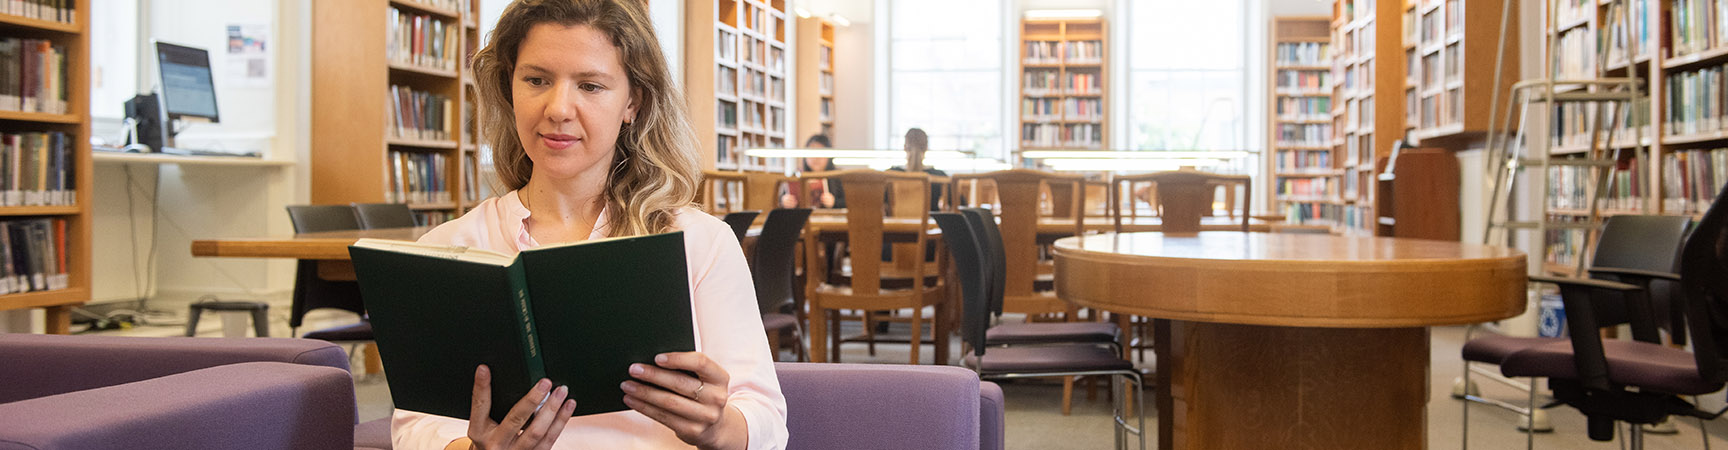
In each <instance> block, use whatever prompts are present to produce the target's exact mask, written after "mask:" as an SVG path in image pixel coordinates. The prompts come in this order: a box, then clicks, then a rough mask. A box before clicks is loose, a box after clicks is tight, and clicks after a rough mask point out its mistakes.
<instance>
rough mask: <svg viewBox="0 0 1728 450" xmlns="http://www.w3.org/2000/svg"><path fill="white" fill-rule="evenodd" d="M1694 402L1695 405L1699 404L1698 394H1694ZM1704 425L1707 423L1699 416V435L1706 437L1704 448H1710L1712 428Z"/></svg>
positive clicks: (1705, 449) (1708, 449)
mask: <svg viewBox="0 0 1728 450" xmlns="http://www.w3.org/2000/svg"><path fill="white" fill-rule="evenodd" d="M1692 404H1694V405H1696V404H1698V396H1696V395H1694V396H1692ZM1704 425H1706V422H1705V421H1704V418H1703V417H1699V418H1698V435H1699V436H1702V437H1703V438H1704V450H1710V429H1709V428H1705V427H1704Z"/></svg>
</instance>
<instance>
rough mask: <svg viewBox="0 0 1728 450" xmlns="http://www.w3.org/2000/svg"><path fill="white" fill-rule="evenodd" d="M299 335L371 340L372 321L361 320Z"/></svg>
mask: <svg viewBox="0 0 1728 450" xmlns="http://www.w3.org/2000/svg"><path fill="white" fill-rule="evenodd" d="M300 337H303V338H306V339H317V340H320V341H330V342H354V341H370V340H372V322H371V321H366V320H362V321H360V322H359V323H354V324H349V325H343V326H339V327H332V328H325V329H322V330H318V331H314V332H311V333H306V334H303V335H300Z"/></svg>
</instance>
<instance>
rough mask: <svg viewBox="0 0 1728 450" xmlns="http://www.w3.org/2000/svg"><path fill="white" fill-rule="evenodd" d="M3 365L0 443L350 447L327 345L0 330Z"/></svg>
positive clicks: (341, 390)
mask: <svg viewBox="0 0 1728 450" xmlns="http://www.w3.org/2000/svg"><path fill="white" fill-rule="evenodd" d="M0 361H5V362H6V363H5V364H0V380H5V382H3V383H0V449H5V450H10V449H41V450H46V449H72V448H76V449H102V448H147V449H148V448H164V449H165V448H248V449H290V448H297V449H298V448H309V449H349V448H353V430H354V422H355V420H354V419H355V409H354V384H353V381H352V379H351V378H350V377H349V375H348V358H347V356H346V355H345V354H343V352H342V350H341V349H340V348H338V347H336V346H334V345H331V344H330V343H327V342H322V341H312V340H305V339H268V338H258V339H210V338H132V337H108V336H50V335H24V334H0Z"/></svg>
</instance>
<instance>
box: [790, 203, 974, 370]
mask: <svg viewBox="0 0 1728 450" xmlns="http://www.w3.org/2000/svg"><path fill="white" fill-rule="evenodd" d="M805 178H806V179H822V178H827V179H833V180H838V181H840V182H841V183H843V184H845V186H846V193H847V195H848V196H849V198H848V199H847V209H846V223H847V230H846V241H847V243H848V245H849V246H850V247H851V248H854V249H870V250H865V251H858V252H854V256H853V257H852V258H851V269H852V270H851V276H850V277H849V278H850V280H849V281H850V283H849V284H848V285H837V284H832V283H827V282H825V281H824V280H823V277H817V276H809V277H806V283H805V292H806V294H805V297H806V298H807V299H808V302H809V304H810V313H811V316H812V317H813V319H812V320H810V336H811V339H821V338H822V336H824V335H827V336H828V337H829V341H830V342H831V343H832V346H833V347H832V350H831V353H832V354H833V355H834V356H836V357H837V356H838V354H839V345H840V339H839V315H838V310H841V309H852V310H860V311H891V310H899V309H911V310H912V314H911V315H909V316H908V318H909V320H910V322H911V325H912V327H911V331H912V335H911V338H910V339H909V341H910V343H911V363H912V364H917V363H918V362H919V356H920V355H919V350H920V348H921V347H922V346H923V345H922V342H923V339H922V334H923V322H924V315H923V313H922V310H923V309H924V308H925V307H934V308H935V316H936V317H942V316H943V315H944V314H945V313H946V309H945V306H944V305H943V302H942V295H941V291H942V290H943V289H944V288H943V286H942V284H941V283H940V282H938V283H936V285H935V286H930V285H927V284H926V283H909V284H908V285H907V286H905V287H904V288H902V289H886V288H884V286H883V278H884V277H883V275H884V274H885V273H888V272H889V270H888V269H889V265H890V264H891V263H887V262H884V261H882V259H881V258H880V257H879V256H878V254H877V250H875V249H879V248H882V245H883V244H884V243H888V242H891V241H900V242H905V243H910V244H912V248H919V249H921V248H924V245H925V242H926V241H927V239H928V237H927V235H928V233H927V232H926V230H929V229H930V210H929V205H928V203H929V196H930V191H929V189H930V177H928V176H926V175H925V174H921V173H910V174H908V173H898V172H878V171H873V170H844V171H836V172H820V173H813V174H807V175H806V176H805ZM895 183H908V184H912V185H914V186H917V187H918V188H917V189H910V191H909V192H908V191H907V190H904V189H896V190H897V191H899V192H901V193H910V194H911V198H902V199H900V200H901V201H899V202H897V203H899V204H901V205H903V206H901V207H897V208H894V209H893V210H889V209H888V208H886V205H885V204H884V202H883V201H882V199H883V194H884V193H885V192H888V190H889V189H890V185H891V184H895ZM887 218H895V219H901V220H905V219H915V220H917V222H916V223H917V225H916V227H915V228H913V230H915V231H914V232H910V233H894V234H892V235H890V233H887V232H886V231H885V230H884V223H885V222H886V220H885V219H887ZM807 247H808V248H817V247H818V246H815V245H808V244H807ZM829 259H830V258H805V262H806V264H807V267H808V269H807V271H806V273H809V274H821V273H828V267H827V265H828V264H829ZM834 260H835V261H836V262H838V261H839V260H838V259H837V258H836V259H834ZM904 263H905V264H906V265H907V266H909V267H906V269H908V272H909V273H913V274H922V273H925V272H926V271H927V269H926V263H925V261H924V258H909V259H908V260H906V261H904ZM825 319H826V320H825ZM935 323H936V324H937V326H936V330H935V335H936V336H938V337H941V336H946V331H947V330H946V329H945V327H944V326H943V324H942V323H941V322H940V321H938V322H935ZM830 325H832V327H830ZM830 328H832V329H830ZM868 328H870V327H869V326H868V325H867V326H866V329H868ZM936 345H939V346H940V345H946V341H945V340H943V339H937V340H936ZM939 353H946V352H940V351H939ZM938 362H942V361H938Z"/></svg>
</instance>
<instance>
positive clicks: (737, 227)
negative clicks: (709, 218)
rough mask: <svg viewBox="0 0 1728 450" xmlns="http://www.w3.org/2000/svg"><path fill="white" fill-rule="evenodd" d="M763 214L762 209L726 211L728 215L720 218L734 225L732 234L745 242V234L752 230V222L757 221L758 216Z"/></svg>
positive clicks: (739, 240)
mask: <svg viewBox="0 0 1728 450" xmlns="http://www.w3.org/2000/svg"><path fill="white" fill-rule="evenodd" d="M761 214H762V212H761V211H736V212H729V213H726V217H724V218H722V219H720V220H721V221H723V222H726V225H728V226H731V227H732V235H733V236H737V237H738V242H744V235H745V234H746V233H749V232H750V224H751V223H753V222H755V221H756V216H758V215H761Z"/></svg>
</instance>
